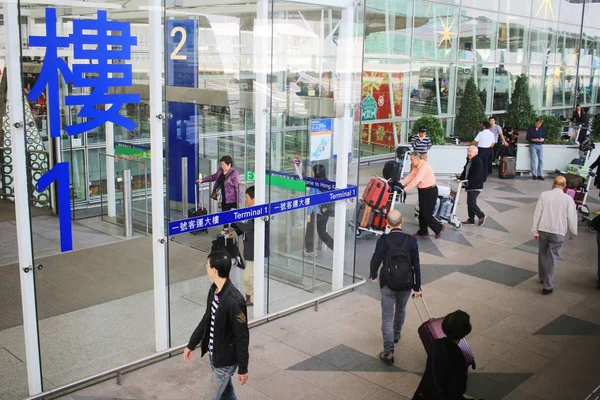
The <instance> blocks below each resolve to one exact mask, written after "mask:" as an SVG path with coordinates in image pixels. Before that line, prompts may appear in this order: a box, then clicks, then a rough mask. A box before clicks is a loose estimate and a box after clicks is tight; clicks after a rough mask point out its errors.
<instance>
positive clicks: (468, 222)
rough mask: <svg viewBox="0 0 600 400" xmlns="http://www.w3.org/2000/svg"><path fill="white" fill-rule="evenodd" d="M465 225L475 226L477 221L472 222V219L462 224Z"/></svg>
mask: <svg viewBox="0 0 600 400" xmlns="http://www.w3.org/2000/svg"><path fill="white" fill-rule="evenodd" d="M462 224H463V225H475V221H471V220H470V219H468V220H466V221H464V222H462Z"/></svg>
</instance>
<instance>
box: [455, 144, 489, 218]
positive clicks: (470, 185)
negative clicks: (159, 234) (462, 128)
mask: <svg viewBox="0 0 600 400" xmlns="http://www.w3.org/2000/svg"><path fill="white" fill-rule="evenodd" d="M477 153H478V149H477V146H474V145H471V146H469V148H468V150H467V163H466V164H465V168H464V170H463V172H462V174H461V175H460V177H459V178H458V179H459V180H461V181H464V180H467V210H468V212H469V219H467V220H466V221H464V222H463V225H475V216H477V218H478V219H479V221H478V222H479V223H478V225H479V226H481V225H483V224H484V223H485V214H484V213H483V212H482V211H481V209H480V208H479V206H478V205H477V197H479V194H480V193H481V191H482V190H483V177H484V172H485V171H484V168H485V166H484V164H483V161H482V160H481V158H479V156H478V155H477Z"/></svg>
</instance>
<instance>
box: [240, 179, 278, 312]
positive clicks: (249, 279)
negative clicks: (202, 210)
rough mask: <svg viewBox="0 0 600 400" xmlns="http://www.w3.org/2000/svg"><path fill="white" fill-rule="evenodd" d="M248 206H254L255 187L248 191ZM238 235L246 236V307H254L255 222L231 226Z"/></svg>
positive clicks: (267, 229)
mask: <svg viewBox="0 0 600 400" xmlns="http://www.w3.org/2000/svg"><path fill="white" fill-rule="evenodd" d="M245 200H246V206H247V207H253V206H254V186H250V187H249V188H248V189H246V194H245ZM231 226H232V227H233V228H234V229H235V230H236V233H237V234H238V235H240V234H241V235H244V250H243V253H244V260H245V261H246V269H244V287H245V288H246V306H248V307H250V306H253V305H254V220H253V219H251V220H249V221H245V222H236V223H234V224H231ZM269 236H270V235H269V221H267V222H265V257H269V256H270V252H269V248H270V246H269Z"/></svg>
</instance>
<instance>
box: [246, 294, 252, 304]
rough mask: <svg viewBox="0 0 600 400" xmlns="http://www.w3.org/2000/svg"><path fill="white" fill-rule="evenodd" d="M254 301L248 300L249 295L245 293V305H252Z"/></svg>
mask: <svg viewBox="0 0 600 400" xmlns="http://www.w3.org/2000/svg"><path fill="white" fill-rule="evenodd" d="M253 305H254V303H253V302H252V300H250V296H248V295H246V307H250V306H253Z"/></svg>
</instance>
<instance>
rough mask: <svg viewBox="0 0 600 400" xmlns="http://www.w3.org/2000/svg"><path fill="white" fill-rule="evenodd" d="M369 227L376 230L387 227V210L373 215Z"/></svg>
mask: <svg viewBox="0 0 600 400" xmlns="http://www.w3.org/2000/svg"><path fill="white" fill-rule="evenodd" d="M371 227H372V228H373V229H375V230H377V231H383V230H385V228H386V227H387V212H385V213H384V212H377V211H375V214H374V215H373V222H372V223H371Z"/></svg>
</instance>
